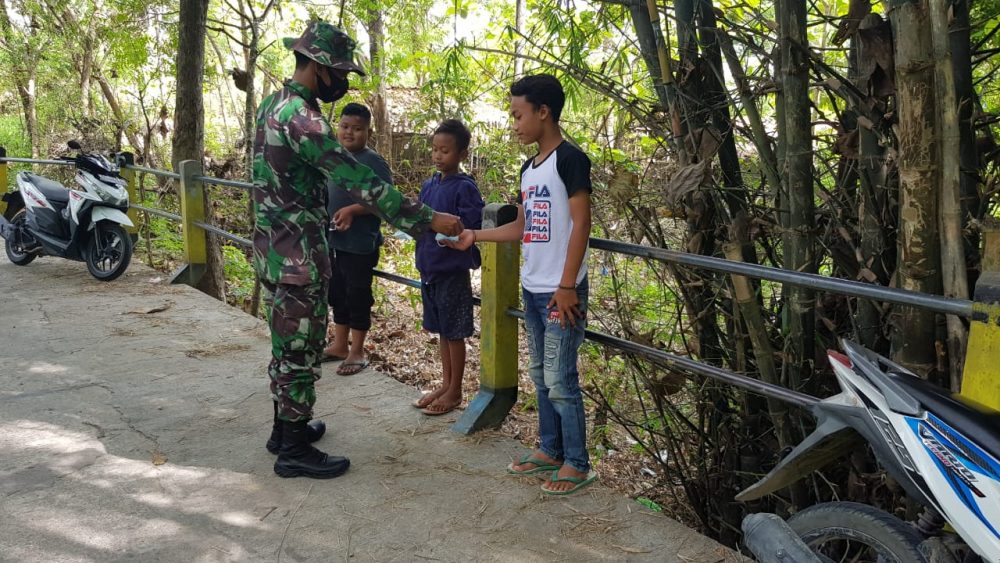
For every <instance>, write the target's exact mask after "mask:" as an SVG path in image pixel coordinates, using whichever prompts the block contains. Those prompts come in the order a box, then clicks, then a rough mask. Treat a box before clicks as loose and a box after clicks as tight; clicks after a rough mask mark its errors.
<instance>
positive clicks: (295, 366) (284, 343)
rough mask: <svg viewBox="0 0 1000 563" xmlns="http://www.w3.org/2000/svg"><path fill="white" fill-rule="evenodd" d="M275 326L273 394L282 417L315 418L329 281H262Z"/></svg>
mask: <svg viewBox="0 0 1000 563" xmlns="http://www.w3.org/2000/svg"><path fill="white" fill-rule="evenodd" d="M261 284H262V285H263V287H264V289H265V291H266V293H265V295H264V303H265V307H266V311H267V317H268V324H269V325H270V327H271V363H270V364H269V365H268V366H267V373H268V375H269V376H270V377H271V398H272V399H273V400H274V401H275V402H277V403H278V418H279V419H281V420H286V421H290V422H297V421H300V420H310V419H311V418H312V407H313V404H314V403H315V402H316V387H315V383H316V380H317V379H319V378H320V374H321V373H322V370H321V368H320V363H319V360H320V358H321V356H322V354H323V347H324V346H325V344H326V322H327V320H326V313H327V302H326V297H327V296H326V293H327V290H326V282H323V283H322V284H312V285H288V284H271V283H268V282H263V281H262V282H261Z"/></svg>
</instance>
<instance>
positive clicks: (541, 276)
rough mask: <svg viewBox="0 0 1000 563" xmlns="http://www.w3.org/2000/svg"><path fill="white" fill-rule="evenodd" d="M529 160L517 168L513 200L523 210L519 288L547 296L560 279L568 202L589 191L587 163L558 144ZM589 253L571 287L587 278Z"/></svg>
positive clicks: (580, 154) (577, 152) (569, 227)
mask: <svg viewBox="0 0 1000 563" xmlns="http://www.w3.org/2000/svg"><path fill="white" fill-rule="evenodd" d="M534 160H535V159H534V158H531V159H528V161H527V162H525V163H524V166H522V167H521V193H520V194H519V195H518V199H517V201H518V203H520V204H521V205H523V206H524V236H523V237H522V238H521V242H522V248H523V254H524V265H523V266H522V267H521V285H523V286H524V288H525V289H527V290H528V291H530V292H532V293H552V292H555V291H556V289H558V287H559V282H560V281H561V279H562V274H563V268H564V267H565V265H566V252H567V250H568V248H569V236H570V233H571V232H572V231H573V219H572V218H571V217H570V213H569V198H570V197H571V196H572V195H573V194H575V193H577V192H578V191H580V190H586V191H587V192H588V193H591V192H593V187H592V184H591V182H590V159H589V158H587V155H586V154H584V153H583V151H581V150H580V149H578V148H576V147H574V146H573V145H571V144H569V143H567V142H566V141H563V142H562V144H561V145H559V146H558V147H557V148H556V150H554V151H552V153H551V154H549V156H548V157H546V158H545V160H544V161H542V162H541V164H537V165H536V164H535V162H534ZM589 254H590V249H589V248H588V249H587V252H586V253H585V254H584V256H583V262H582V263H581V265H580V271H579V272H578V273H577V275H576V283H580V282H581V281H583V278H584V276H586V275H587V256H588V255H589Z"/></svg>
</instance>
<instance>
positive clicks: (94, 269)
mask: <svg viewBox="0 0 1000 563" xmlns="http://www.w3.org/2000/svg"><path fill="white" fill-rule="evenodd" d="M84 257H85V258H86V260H87V269H88V270H89V271H90V275H92V276H94V277H95V278H97V279H99V280H101V281H111V280H113V279H115V278H117V277H118V276H120V275H122V274H123V273H125V269H126V268H128V265H129V262H131V261H132V238H131V237H129V236H128V233H127V232H125V229H124V228H122V226H121V225H118V224H115V223H110V222H107V221H101V222H100V223H98V224H97V225H96V226H95V227H94V235H93V236H92V237H90V240H89V241H87V250H86V254H85V256H84Z"/></svg>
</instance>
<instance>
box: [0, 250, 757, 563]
mask: <svg viewBox="0 0 1000 563" xmlns="http://www.w3.org/2000/svg"><path fill="white" fill-rule="evenodd" d="M164 281H165V280H164V276H163V275H162V274H160V273H158V272H155V271H153V270H151V269H148V268H145V267H143V266H141V265H133V266H132V267H131V269H130V270H129V272H128V273H127V274H126V275H125V276H123V277H122V278H121V279H120V280H118V281H116V282H112V283H102V282H98V281H96V280H94V279H93V278H91V277H90V276H89V275H88V274H87V270H86V267H85V266H84V265H83V264H82V263H73V262H68V261H64V260H60V259H55V258H41V259H39V260H36V261H35V263H33V264H31V265H29V266H26V267H18V266H14V265H13V264H10V263H9V262H7V261H6V257H4V256H3V254H2V253H0V561H10V562H17V563H26V562H36V561H37V562H45V563H52V562H63V561H95V562H105V561H121V562H126V561H128V562H134V561H178V562H214V561H220V562H221V561H278V562H281V561H285V562H289V563H293V562H304V561H317V562H326V561H573V562H582V561H597V560H616V561H619V560H635V561H640V560H642V561H667V562H671V561H678V562H681V561H683V562H691V561H697V562H722V561H737V560H738V558H737V556H736V555H735V554H734V553H733V552H731V551H729V550H727V549H725V548H723V547H722V546H720V545H719V544H717V543H715V542H713V541H711V540H709V539H708V538H706V537H704V536H701V535H699V534H698V533H696V532H694V531H692V530H690V529H688V528H686V527H684V526H682V525H680V524H678V523H676V522H674V521H672V520H670V519H667V518H664V517H662V516H660V515H658V514H655V513H652V512H649V511H648V510H646V509H645V508H642V507H641V506H639V505H638V504H636V503H635V502H634V501H631V500H630V499H628V498H625V497H623V496H621V495H619V494H617V493H615V492H613V491H610V490H608V489H605V488H603V487H601V486H600V485H595V486H593V487H591V488H590V489H589V490H588V491H586V492H585V493H581V494H579V495H576V496H574V497H567V498H549V497H544V496H543V495H542V494H540V491H539V488H538V487H539V484H540V481H538V480H536V479H531V478H511V477H508V476H506V475H505V474H504V468H505V466H506V464H507V463H509V462H510V460H511V459H512V458H513V457H515V456H518V455H520V454H521V453H523V452H524V451H525V449H524V447H523V446H522V445H521V444H519V443H517V442H515V441H512V440H509V439H504V438H498V437H495V436H489V435H483V436H475V437H471V438H468V437H463V436H460V435H458V434H455V433H453V432H451V431H450V430H449V429H448V426H449V425H450V423H451V422H452V421H454V419H455V416H454V415H449V416H445V417H440V418H427V417H425V416H423V415H421V414H420V413H419V412H418V411H417V410H416V409H414V408H412V407H411V406H410V402H411V401H412V400H413V399H414V398H415V397H416V396H417V394H418V393H417V391H416V390H414V389H412V388H410V387H408V386H406V385H403V384H401V383H398V382H396V381H394V380H392V379H390V378H388V377H385V376H383V375H381V374H378V373H375V372H372V371H370V370H369V371H365V372H362V373H361V374H359V375H357V376H354V377H338V376H337V375H335V374H334V373H333V366H332V365H331V366H329V367H327V368H326V375H325V377H324V378H323V379H322V380H321V381H320V382H319V383H318V396H319V401H318V403H317V404H316V414H317V417H318V418H321V419H323V420H325V421H326V422H327V424H328V425H329V427H330V431H329V433H328V434H327V436H326V437H325V438H324V439H323V440H322V441H321V442H319V443H318V444H317V445H318V446H320V447H321V448H323V449H325V450H326V451H328V452H332V453H336V454H342V455H347V456H349V457H350V458H351V461H352V467H351V470H350V471H349V472H348V473H347V474H346V475H345V476H343V477H341V478H338V479H333V480H330V481H313V480H309V479H281V478H279V477H277V476H275V475H274V473H273V472H272V469H271V466H272V464H273V462H274V458H273V457H272V456H271V455H269V454H268V453H267V452H266V451H265V450H264V442H265V440H266V439H267V436H268V432H269V430H270V419H271V405H270V399H269V398H268V394H267V387H266V375H265V370H264V368H265V365H266V362H267V360H268V357H269V341H268V337H267V330H266V327H265V326H264V325H263V323H261V322H260V321H258V320H257V319H254V318H252V317H250V316H248V315H246V314H244V313H242V312H241V311H239V310H236V309H233V308H231V307H227V306H226V305H224V304H222V303H219V302H218V301H215V300H213V299H211V298H209V297H207V296H205V295H203V294H201V293H199V292H197V291H195V290H193V289H190V288H187V287H183V286H170V285H166V284H165V283H164Z"/></svg>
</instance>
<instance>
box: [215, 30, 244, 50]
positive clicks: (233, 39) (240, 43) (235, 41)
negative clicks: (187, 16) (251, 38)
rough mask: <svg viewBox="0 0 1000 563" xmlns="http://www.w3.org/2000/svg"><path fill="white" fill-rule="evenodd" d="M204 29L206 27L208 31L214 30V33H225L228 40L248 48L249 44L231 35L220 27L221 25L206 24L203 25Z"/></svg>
mask: <svg viewBox="0 0 1000 563" xmlns="http://www.w3.org/2000/svg"><path fill="white" fill-rule="evenodd" d="M205 29H207V30H209V31H214V32H216V33H221V34H223V35H225V36H226V37H228V38H229V39H230V40H232V41H233V42H234V43H236V44H237V45H239V46H241V47H243V48H244V49H247V48H249V45H247V44H246V43H244V42H243V40H242V39H237V38H235V37H233V36H232V34H230V33H229V32H228V31H226V30H225V29H222V28H221V27H208V26H205Z"/></svg>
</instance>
